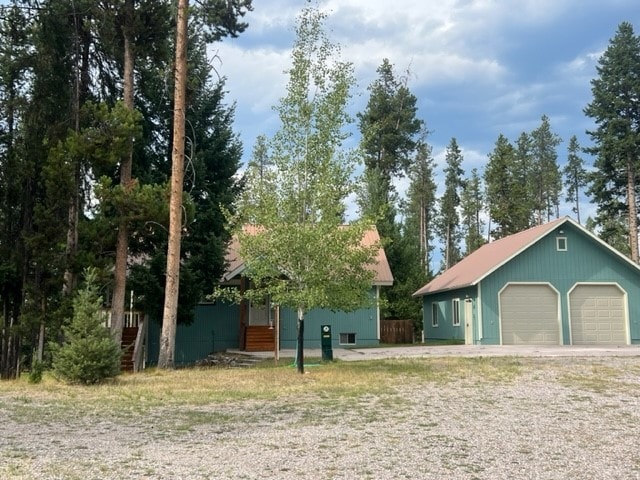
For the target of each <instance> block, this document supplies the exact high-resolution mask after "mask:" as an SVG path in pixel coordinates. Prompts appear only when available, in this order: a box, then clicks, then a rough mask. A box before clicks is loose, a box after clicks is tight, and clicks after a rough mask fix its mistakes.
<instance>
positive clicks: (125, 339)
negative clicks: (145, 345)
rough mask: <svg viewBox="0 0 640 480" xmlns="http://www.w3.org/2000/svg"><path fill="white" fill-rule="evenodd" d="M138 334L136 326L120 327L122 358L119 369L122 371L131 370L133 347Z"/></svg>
mask: <svg viewBox="0 0 640 480" xmlns="http://www.w3.org/2000/svg"><path fill="white" fill-rule="evenodd" d="M137 336H138V327H125V328H123V329H122V343H121V348H122V359H121V360H120V369H121V370H122V371H124V372H132V371H133V349H134V347H135V344H136V337H137Z"/></svg>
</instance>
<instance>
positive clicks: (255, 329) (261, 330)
mask: <svg viewBox="0 0 640 480" xmlns="http://www.w3.org/2000/svg"><path fill="white" fill-rule="evenodd" d="M275 346H276V330H275V328H271V327H268V326H262V325H248V326H247V329H246V343H245V351H247V352H268V351H272V350H275Z"/></svg>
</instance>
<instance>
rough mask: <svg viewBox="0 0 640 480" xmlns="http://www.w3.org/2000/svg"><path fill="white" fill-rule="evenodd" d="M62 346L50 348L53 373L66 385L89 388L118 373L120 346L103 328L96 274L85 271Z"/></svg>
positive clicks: (64, 332)
mask: <svg viewBox="0 0 640 480" xmlns="http://www.w3.org/2000/svg"><path fill="white" fill-rule="evenodd" d="M63 336H64V343H63V344H62V346H58V345H52V355H53V371H54V374H55V375H56V376H57V377H58V378H61V379H63V380H65V381H67V382H69V383H81V384H85V385H91V384H95V383H99V382H101V381H103V380H105V379H107V378H112V377H115V376H116V375H118V374H119V373H120V356H121V353H120V345H118V344H117V343H116V342H115V341H114V340H113V338H112V337H111V334H110V333H109V330H108V329H107V328H106V327H105V325H104V316H103V314H102V298H101V297H100V295H99V288H98V284H97V272H96V271H95V270H91V269H89V270H86V271H85V286H84V288H82V289H80V290H79V291H78V293H77V295H76V297H75V299H74V300H73V318H72V319H71V323H70V324H69V325H67V326H65V327H64V328H63Z"/></svg>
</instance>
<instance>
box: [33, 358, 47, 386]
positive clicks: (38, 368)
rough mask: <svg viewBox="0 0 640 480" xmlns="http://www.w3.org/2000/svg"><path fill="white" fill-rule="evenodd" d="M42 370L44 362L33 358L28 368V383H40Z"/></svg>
mask: <svg viewBox="0 0 640 480" xmlns="http://www.w3.org/2000/svg"><path fill="white" fill-rule="evenodd" d="M43 372H44V363H42V362H40V361H38V360H35V359H34V360H33V362H32V363H31V370H29V383H40V382H41V381H42V373H43Z"/></svg>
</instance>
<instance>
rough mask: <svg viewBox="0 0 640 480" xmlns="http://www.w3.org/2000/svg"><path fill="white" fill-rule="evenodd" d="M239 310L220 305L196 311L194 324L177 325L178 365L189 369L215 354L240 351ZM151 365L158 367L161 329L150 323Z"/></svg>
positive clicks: (149, 354)
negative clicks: (232, 349)
mask: <svg viewBox="0 0 640 480" xmlns="http://www.w3.org/2000/svg"><path fill="white" fill-rule="evenodd" d="M239 319H240V308H239V306H238V305H233V304H232V305H229V304H224V303H221V302H218V303H216V304H201V305H198V306H197V307H196V311H195V316H194V320H193V323H191V324H190V325H180V324H179V325H178V326H177V329H176V353H175V363H176V365H190V364H193V363H195V362H197V361H198V360H202V359H203V358H206V357H207V355H209V354H210V353H212V352H222V351H225V350H227V349H229V348H238V345H239V337H240V320H239ZM150 323H151V324H150V325H149V339H148V340H149V341H148V355H147V358H148V362H149V363H150V364H152V365H155V364H157V363H158V354H159V345H160V333H161V328H162V327H161V326H160V324H159V323H158V322H153V321H152V322H150Z"/></svg>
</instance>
